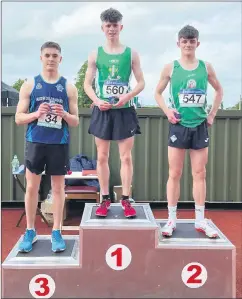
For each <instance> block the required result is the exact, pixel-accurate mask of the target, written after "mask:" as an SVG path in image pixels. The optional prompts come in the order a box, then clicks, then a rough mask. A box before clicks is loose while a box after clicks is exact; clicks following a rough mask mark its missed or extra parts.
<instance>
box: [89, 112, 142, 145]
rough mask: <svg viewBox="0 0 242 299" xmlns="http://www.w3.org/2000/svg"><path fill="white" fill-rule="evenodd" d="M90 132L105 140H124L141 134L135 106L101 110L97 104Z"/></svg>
mask: <svg viewBox="0 0 242 299" xmlns="http://www.w3.org/2000/svg"><path fill="white" fill-rule="evenodd" d="M88 133H89V134H92V135H94V136H95V137H98V138H100V139H104V140H122V139H126V138H129V137H132V136H134V135H135V134H141V132H140V126H139V121H138V117H137V114H136V111H135V108H134V107H128V108H120V109H110V110H107V111H101V110H100V109H99V108H98V107H97V106H95V107H94V108H93V112H92V116H91V123H90V127H89V130H88Z"/></svg>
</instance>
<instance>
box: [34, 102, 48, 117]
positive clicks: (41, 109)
mask: <svg viewBox="0 0 242 299" xmlns="http://www.w3.org/2000/svg"><path fill="white" fill-rule="evenodd" d="M49 112H50V106H49V104H47V103H42V104H40V105H39V108H38V110H37V111H36V117H37V118H40V117H41V116H42V115H43V114H47V113H49Z"/></svg>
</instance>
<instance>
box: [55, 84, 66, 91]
mask: <svg viewBox="0 0 242 299" xmlns="http://www.w3.org/2000/svg"><path fill="white" fill-rule="evenodd" d="M56 89H57V91H60V92H62V91H63V89H64V87H63V86H62V85H61V84H57V85H56Z"/></svg>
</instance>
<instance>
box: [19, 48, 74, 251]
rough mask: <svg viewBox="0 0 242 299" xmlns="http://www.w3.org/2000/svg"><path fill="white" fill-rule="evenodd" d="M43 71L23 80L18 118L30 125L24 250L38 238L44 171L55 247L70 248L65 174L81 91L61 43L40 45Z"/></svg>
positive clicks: (52, 238) (21, 122)
mask: <svg viewBox="0 0 242 299" xmlns="http://www.w3.org/2000/svg"><path fill="white" fill-rule="evenodd" d="M40 59H41V62H42V73H41V74H40V75H38V76H36V77H35V78H34V80H29V81H26V82H24V84H23V85H22V87H21V90H20V94H19V103H18V106H17V111H16V116H15V120H16V123H17V124H18V125H24V124H27V125H28V127H27V131H26V150H25V166H26V180H27V187H26V194H25V210H26V219H27V229H26V232H25V234H24V237H23V240H22V241H21V242H20V244H19V251H20V252H29V251H31V250H32V244H33V243H35V242H36V241H37V234H36V230H35V215H36V208H37V203H38V190H39V185H40V180H41V174H42V172H43V171H45V173H46V174H47V175H50V176H51V189H52V196H53V209H54V211H53V215H54V224H53V230H52V234H51V243H52V251H53V252H60V251H63V250H65V249H66V245H65V241H64V240H63V238H62V235H61V224H62V215H63V208H64V201H65V191H64V188H65V174H66V173H67V171H68V170H69V154H68V149H69V129H68V127H69V126H72V127H74V126H78V124H79V118H78V107H77V98H78V93H77V89H76V87H75V86H74V85H72V84H69V83H67V80H66V79H65V78H64V77H62V76H60V74H59V72H58V67H59V64H60V62H61V60H62V56H61V48H60V46H59V45H58V44H57V43H54V42H46V43H45V44H44V45H43V46H42V47H41V56H40Z"/></svg>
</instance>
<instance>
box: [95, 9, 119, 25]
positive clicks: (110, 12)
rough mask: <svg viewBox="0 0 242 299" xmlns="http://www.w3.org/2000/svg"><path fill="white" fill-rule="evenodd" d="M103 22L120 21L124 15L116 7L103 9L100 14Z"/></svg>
mask: <svg viewBox="0 0 242 299" xmlns="http://www.w3.org/2000/svg"><path fill="white" fill-rule="evenodd" d="M100 18H101V21H102V22H110V23H118V22H120V21H121V20H122V18H123V15H122V14H121V13H120V12H119V11H118V10H116V9H114V8H109V9H106V10H105V11H103V12H102V13H101V15H100Z"/></svg>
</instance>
